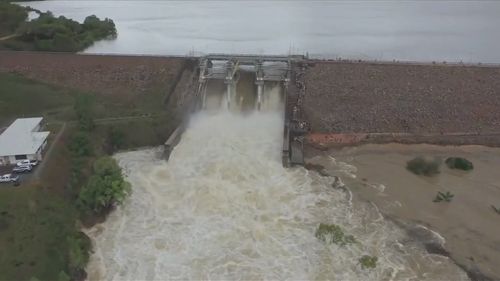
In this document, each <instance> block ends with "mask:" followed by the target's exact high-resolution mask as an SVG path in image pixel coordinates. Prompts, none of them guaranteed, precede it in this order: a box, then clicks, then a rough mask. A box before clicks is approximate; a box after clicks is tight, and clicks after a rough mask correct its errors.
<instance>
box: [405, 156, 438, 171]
mask: <svg viewBox="0 0 500 281" xmlns="http://www.w3.org/2000/svg"><path fill="white" fill-rule="evenodd" d="M440 164H441V163H440V161H439V160H437V159H433V160H428V159H425V158H423V157H416V158H413V159H412V160H410V161H408V162H407V163H406V169H407V170H408V171H410V172H412V173H414V174H416V175H424V176H433V175H436V174H439V172H440V171H439V165H440Z"/></svg>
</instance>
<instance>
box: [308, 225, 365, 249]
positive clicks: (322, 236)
mask: <svg viewBox="0 0 500 281" xmlns="http://www.w3.org/2000/svg"><path fill="white" fill-rule="evenodd" d="M315 236H316V238H318V239H319V240H321V241H323V242H325V243H328V244H331V243H334V244H338V245H340V246H345V245H347V244H352V243H355V242H356V239H355V238H354V236H352V235H345V233H344V231H343V230H342V228H341V227H340V226H338V225H336V224H324V223H321V224H320V225H319V227H318V229H317V230H316V233H315Z"/></svg>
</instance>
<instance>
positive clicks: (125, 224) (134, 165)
mask: <svg viewBox="0 0 500 281" xmlns="http://www.w3.org/2000/svg"><path fill="white" fill-rule="evenodd" d="M278 92H279V91H276V88H271V89H268V90H266V92H265V93H266V94H267V95H270V94H272V95H277V94H278ZM273 100H274V102H273V103H274V105H277V104H279V103H280V101H279V99H268V100H267V101H268V103H269V101H273ZM271 103H272V102H271ZM222 104H225V103H224V102H222ZM265 108H268V109H269V110H267V112H266V111H264V112H258V113H257V112H253V113H246V114H240V113H234V112H228V111H225V110H219V111H214V110H210V111H205V112H200V113H197V114H196V115H195V116H193V117H192V118H191V122H190V125H189V126H188V128H187V130H186V132H185V133H184V134H183V136H182V140H181V142H180V143H179V144H178V145H177V146H176V147H175V149H174V151H173V153H172V154H171V156H170V159H169V161H168V162H166V161H165V160H163V159H162V158H161V150H160V149H150V150H144V151H136V152H127V153H122V154H119V155H117V156H116V157H117V159H118V161H119V164H120V165H121V166H122V167H123V169H124V171H125V173H126V175H127V180H128V181H130V182H131V184H132V187H133V188H132V189H133V193H132V195H131V197H130V198H129V200H127V202H125V204H124V205H123V206H122V207H120V208H118V210H116V211H115V212H113V213H112V214H111V216H110V217H109V218H108V220H107V221H106V222H105V223H104V224H102V225H97V226H95V227H94V228H92V229H90V230H88V233H89V235H90V236H91V237H92V238H93V241H94V246H95V248H94V250H95V253H94V254H93V256H92V257H91V262H90V264H89V266H88V272H89V279H90V280H170V279H183V280H202V279H214V280H262V279H274V280H276V279H278V280H282V279H294V280H312V279H315V280H326V279H334V280H464V279H466V277H465V274H464V273H463V272H462V271H461V270H459V269H458V268H457V267H456V266H455V265H454V264H453V263H451V262H450V261H449V260H448V259H447V258H444V257H439V256H433V255H428V254H427V253H426V252H425V251H424V250H423V249H422V248H421V247H419V246H417V245H416V244H414V243H413V244H412V243H410V242H409V240H408V238H407V237H406V236H405V235H404V233H403V232H402V231H401V230H400V229H398V228H397V227H395V226H394V225H392V224H391V223H389V222H387V221H385V220H384V219H383V218H382V216H381V215H380V214H379V213H378V211H377V209H376V208H375V207H374V206H372V205H370V204H367V203H356V206H354V205H353V202H352V201H351V195H350V193H349V192H346V191H344V190H342V189H339V188H335V187H332V183H333V179H332V178H328V177H321V176H320V175H318V174H317V173H315V172H309V171H307V170H305V169H304V168H301V167H298V168H291V169H285V168H283V167H282V164H281V146H282V134H283V117H282V116H283V111H282V110H281V109H278V108H279V106H269V105H268V106H266V107H265ZM320 223H335V224H338V225H340V226H341V227H342V228H343V229H344V230H345V232H346V233H348V234H352V235H354V236H355V237H356V239H357V241H358V242H359V243H355V244H352V245H348V246H338V245H335V244H325V243H323V242H321V241H320V240H318V239H317V238H316V237H315V231H316V228H317V227H318V225H319V224H320ZM405 241H406V242H405ZM365 254H367V255H375V256H378V258H379V261H378V266H377V268H376V269H373V270H363V269H362V268H361V266H360V265H359V263H358V259H359V258H360V257H361V256H362V255H365Z"/></svg>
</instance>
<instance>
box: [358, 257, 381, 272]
mask: <svg viewBox="0 0 500 281" xmlns="http://www.w3.org/2000/svg"><path fill="white" fill-rule="evenodd" d="M358 261H359V263H360V264H361V268H363V269H369V268H375V267H377V261H378V258H377V257H376V256H368V255H364V256H362V257H361V258H359V260H358Z"/></svg>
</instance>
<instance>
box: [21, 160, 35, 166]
mask: <svg viewBox="0 0 500 281" xmlns="http://www.w3.org/2000/svg"><path fill="white" fill-rule="evenodd" d="M27 165H29V166H36V165H38V161H37V160H28V159H26V160H22V161H19V162H17V166H27Z"/></svg>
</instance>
